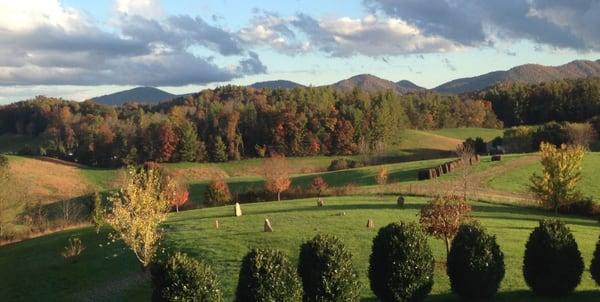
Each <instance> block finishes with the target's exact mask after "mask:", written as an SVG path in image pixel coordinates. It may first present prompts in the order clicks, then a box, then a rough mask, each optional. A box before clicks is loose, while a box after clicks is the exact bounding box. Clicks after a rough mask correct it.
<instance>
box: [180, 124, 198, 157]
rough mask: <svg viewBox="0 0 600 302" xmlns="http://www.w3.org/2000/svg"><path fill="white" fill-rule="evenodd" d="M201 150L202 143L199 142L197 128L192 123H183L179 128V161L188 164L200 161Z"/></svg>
mask: <svg viewBox="0 0 600 302" xmlns="http://www.w3.org/2000/svg"><path fill="white" fill-rule="evenodd" d="M199 148H200V142H199V141H198V132H197V131H196V127H194V125H193V124H192V123H190V122H186V123H183V124H182V125H181V127H180V128H179V148H178V150H177V156H178V159H179V160H181V161H187V162H193V161H196V160H198V158H197V153H198V149H199Z"/></svg>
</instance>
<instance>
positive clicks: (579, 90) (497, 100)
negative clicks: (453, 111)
mask: <svg viewBox="0 0 600 302" xmlns="http://www.w3.org/2000/svg"><path fill="white" fill-rule="evenodd" d="M479 97H480V98H482V99H485V100H488V101H490V102H491V104H492V107H493V109H494V112H495V113H496V115H497V116H498V118H499V119H500V120H501V121H502V122H503V123H504V125H505V126H515V125H537V124H543V123H546V122H550V121H557V122H564V121H567V122H585V121H588V120H589V119H591V118H592V117H595V116H598V115H600V79H599V78H590V79H577V80H556V81H549V82H543V83H540V84H523V83H501V84H498V85H495V86H493V87H491V88H489V89H486V90H484V91H482V92H481V93H480V94H479Z"/></svg>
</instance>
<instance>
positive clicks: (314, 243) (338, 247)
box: [298, 235, 361, 302]
mask: <svg viewBox="0 0 600 302" xmlns="http://www.w3.org/2000/svg"><path fill="white" fill-rule="evenodd" d="M298 272H299V274H300V277H301V279H302V286H303V288H304V301H306V302H311V301H356V300H358V297H359V296H360V288H361V284H360V281H359V278H358V273H357V272H356V270H355V269H354V266H353V264H352V254H350V252H349V251H348V250H347V249H346V247H345V246H344V245H343V243H342V242H341V241H340V240H339V239H338V238H336V237H333V236H328V235H317V236H315V237H314V238H313V239H312V240H309V241H307V242H305V243H304V244H302V246H301V247H300V258H299V261H298Z"/></svg>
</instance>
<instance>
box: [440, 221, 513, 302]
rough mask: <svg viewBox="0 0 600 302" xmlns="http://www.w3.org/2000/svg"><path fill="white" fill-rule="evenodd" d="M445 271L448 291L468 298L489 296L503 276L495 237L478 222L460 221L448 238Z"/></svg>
mask: <svg viewBox="0 0 600 302" xmlns="http://www.w3.org/2000/svg"><path fill="white" fill-rule="evenodd" d="M446 270H447V272H448V277H450V287H451V288H452V292H454V293H455V294H457V295H459V296H461V297H463V298H468V299H489V298H491V297H493V296H494V295H495V294H496V292H497V291H498V287H499V286H500V282H501V281H502V279H503V278H504V254H502V251H500V246H498V244H497V243H496V237H495V236H491V235H488V234H487V233H486V232H485V229H484V228H483V227H482V226H481V225H479V224H478V223H470V224H463V225H461V226H460V228H459V229H458V233H456V236H455V237H454V240H452V248H450V253H449V254H448V262H447V267H446Z"/></svg>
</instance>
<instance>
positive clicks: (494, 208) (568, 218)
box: [473, 204, 600, 301]
mask: <svg viewBox="0 0 600 302" xmlns="http://www.w3.org/2000/svg"><path fill="white" fill-rule="evenodd" d="M473 213H474V216H478V215H477V214H478V213H482V214H483V215H482V216H481V217H480V218H484V219H507V220H508V219H511V220H526V221H540V220H541V219H554V218H558V219H560V220H562V221H564V222H565V223H567V224H576V225H581V226H598V222H597V221H596V220H593V219H591V218H589V217H582V216H575V215H560V216H558V217H557V216H555V215H554V213H552V212H549V211H545V210H543V209H534V208H526V207H518V206H503V205H486V204H483V205H481V204H478V205H474V206H473ZM489 213H492V214H495V215H487V214H489ZM527 216H539V217H527ZM599 301H600V299H599Z"/></svg>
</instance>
